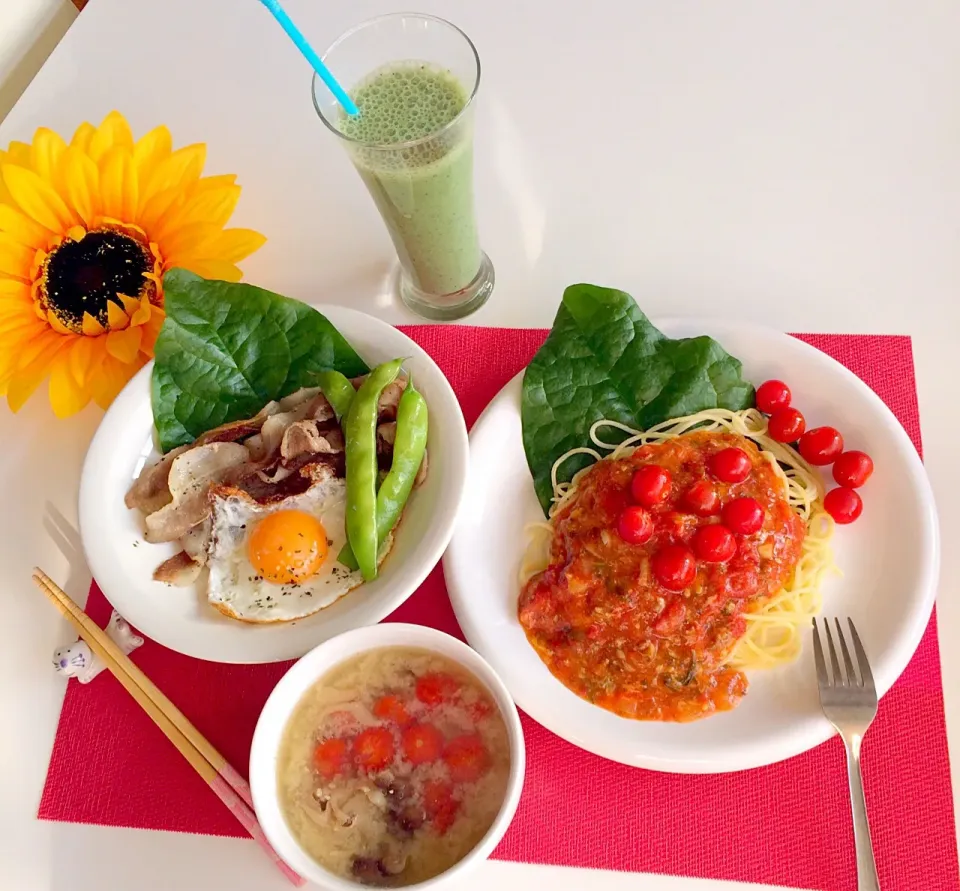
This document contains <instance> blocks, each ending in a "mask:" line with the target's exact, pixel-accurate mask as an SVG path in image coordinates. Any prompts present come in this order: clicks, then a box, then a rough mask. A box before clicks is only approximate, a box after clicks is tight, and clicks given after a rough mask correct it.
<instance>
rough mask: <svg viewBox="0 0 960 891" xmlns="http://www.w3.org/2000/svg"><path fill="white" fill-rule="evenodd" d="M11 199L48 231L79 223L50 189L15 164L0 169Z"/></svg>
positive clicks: (49, 185)
mask: <svg viewBox="0 0 960 891" xmlns="http://www.w3.org/2000/svg"><path fill="white" fill-rule="evenodd" d="M0 173H2V175H3V181H4V183H6V186H7V189H9V191H10V196H11V197H12V198H13V200H14V201H15V202H16V203H17V205H18V206H19V207H20V210H22V211H23V212H24V213H25V214H27V216H29V217H32V218H33V219H34V220H36V221H37V222H38V223H39V224H40V225H41V226H44V227H46V228H47V229H49V230H50V231H51V232H62V231H63V230H64V229H68V228H70V226H72V225H73V224H74V223H77V222H79V221H78V220H77V219H76V218H75V217H74V215H73V213H72V212H71V210H70V208H68V207H67V205H66V204H65V203H64V200H63V199H62V198H61V197H60V196H59V195H58V194H57V193H56V190H55V189H54V188H53V186H52V185H51V184H50V183H49V182H47V181H46V180H44V179H41V178H40V177H39V176H37V174H36V173H34V172H33V171H32V170H27V168H26V167H20V166H18V165H16V164H4V165H3V167H2V168H0Z"/></svg>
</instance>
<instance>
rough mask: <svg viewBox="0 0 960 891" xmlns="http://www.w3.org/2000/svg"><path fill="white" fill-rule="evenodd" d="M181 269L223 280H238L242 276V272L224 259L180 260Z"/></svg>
mask: <svg viewBox="0 0 960 891" xmlns="http://www.w3.org/2000/svg"><path fill="white" fill-rule="evenodd" d="M179 266H180V268H181V269H186V270H187V271H188V272H192V273H194V274H195V275H202V276H203V277H204V278H211V279H218V280H220V281H224V282H238V281H240V279H241V278H243V273H242V272H241V271H240V269H239V268H238V267H237V266H234V264H233V263H228V262H227V261H226V260H189V259H183V260H181V261H180V263H179Z"/></svg>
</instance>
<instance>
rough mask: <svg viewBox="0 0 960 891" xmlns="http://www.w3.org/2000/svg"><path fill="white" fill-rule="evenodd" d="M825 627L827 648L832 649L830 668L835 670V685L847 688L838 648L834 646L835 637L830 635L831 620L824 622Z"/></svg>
mask: <svg viewBox="0 0 960 891" xmlns="http://www.w3.org/2000/svg"><path fill="white" fill-rule="evenodd" d="M823 627H824V628H825V629H826V631H827V646H828V647H829V648H830V667H831V668H832V669H833V683H834V685H835V686H837V687H844V686H846V683H847V682H846V680H845V679H844V677H843V673H842V672H841V671H840V660H839V659H838V658H837V648H836V647H835V646H834V645H833V635H832V634H831V633H830V620H829V619H824V620H823Z"/></svg>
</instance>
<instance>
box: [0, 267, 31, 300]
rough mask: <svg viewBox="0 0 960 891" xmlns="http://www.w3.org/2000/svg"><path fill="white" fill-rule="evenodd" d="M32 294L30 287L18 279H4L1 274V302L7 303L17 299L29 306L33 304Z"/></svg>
mask: <svg viewBox="0 0 960 891" xmlns="http://www.w3.org/2000/svg"><path fill="white" fill-rule="evenodd" d="M30 294H31V291H30V285H27V284H24V283H23V282H22V281H19V280H18V279H14V278H4V277H3V275H2V274H0V300H2V301H6V300H8V299H14V298H16V299H17V300H18V301H23V302H24V303H26V304H27V305H28V306H29V305H30V304H32V302H33V298H32V297H31V296H30Z"/></svg>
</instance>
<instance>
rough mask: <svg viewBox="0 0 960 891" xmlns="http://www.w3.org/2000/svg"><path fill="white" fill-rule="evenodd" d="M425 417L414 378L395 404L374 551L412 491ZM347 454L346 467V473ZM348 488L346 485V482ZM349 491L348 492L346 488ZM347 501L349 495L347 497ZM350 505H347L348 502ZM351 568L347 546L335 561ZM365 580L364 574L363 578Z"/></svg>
mask: <svg viewBox="0 0 960 891" xmlns="http://www.w3.org/2000/svg"><path fill="white" fill-rule="evenodd" d="M427 430H428V414H427V402H426V400H425V399H424V398H423V396H422V395H421V394H420V393H419V392H417V390H415V389H414V387H413V379H412V378H411V379H410V380H408V381H407V386H406V389H404V391H403V394H402V395H401V396H400V402H399V404H398V405H397V433H396V436H395V437H394V441H393V460H392V462H391V464H390V472H389V473H388V474H387V475H386V477H385V478H384V480H383V482H382V483H381V484H380V490H379V491H378V492H377V508H376V512H377V520H376V525H377V548H378V550H379V548H380V547H381V546H382V545H383V543H384V541H386V539H387V536H388V535H389V534H390V532H391V531H392V529H393V527H394V526H396V525H397V521H398V520H399V519H400V514H401V513H402V512H403V508H404V506H405V505H406V503H407V499H408V498H409V497H410V492H411V491H412V490H413V484H414V481H415V480H416V478H417V473H418V472H419V470H420V465H421V464H422V463H423V456H424V454H425V453H426V451H427ZM349 461H350V458H349V455H348V456H347V462H348V463H347V467H348V470H349ZM348 487H349V483H348ZM348 491H349V489H348ZM348 500H349V495H348ZM348 503H349V502H348ZM337 559H338V560H339V561H340V562H341V563H342V564H343V565H344V566H347V567H349V568H350V569H356V568H357V567H358V560H357V559H356V557H355V556H354V553H353V551H352V549H351V547H350V544H349V543H348V544H347V546H346V547H345V548H344V549H343V550H342V551H341V552H340V555H339V556H338V558H337ZM364 579H366V575H364Z"/></svg>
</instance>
